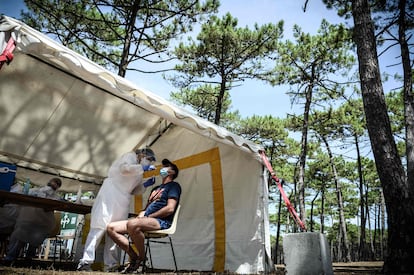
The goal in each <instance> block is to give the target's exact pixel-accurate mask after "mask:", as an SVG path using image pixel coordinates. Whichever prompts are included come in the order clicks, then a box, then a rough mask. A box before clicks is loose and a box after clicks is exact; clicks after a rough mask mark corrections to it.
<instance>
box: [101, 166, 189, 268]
mask: <svg viewBox="0 0 414 275" xmlns="http://www.w3.org/2000/svg"><path fill="white" fill-rule="evenodd" d="M162 164H163V166H164V167H163V168H161V170H160V175H161V177H162V184H161V185H159V186H156V187H154V188H153V189H152V190H151V193H150V195H149V197H148V202H147V205H146V207H145V209H144V210H143V211H141V212H140V213H139V215H138V216H137V217H135V218H132V219H129V220H124V221H118V222H112V223H110V224H109V225H108V226H107V232H108V235H109V236H110V237H111V238H112V239H113V240H114V242H115V243H116V244H117V245H118V246H119V247H120V248H122V249H123V250H125V252H126V253H127V254H128V256H129V258H130V263H129V264H128V265H127V266H126V267H125V269H124V270H123V271H122V272H121V273H133V272H135V271H136V270H137V269H138V268H139V266H140V265H141V264H142V262H143V261H144V260H145V245H144V240H145V236H144V232H146V231H152V230H159V229H166V228H169V227H170V226H171V224H172V220H173V217H174V213H175V210H176V208H177V206H178V204H179V201H180V196H181V186H180V184H179V183H178V182H175V181H174V179H175V178H176V177H177V176H178V168H177V166H176V165H175V164H174V163H172V162H170V161H169V160H168V159H164V160H163V161H162ZM127 233H128V234H129V237H130V238H131V240H132V242H133V243H134V245H135V247H136V248H137V252H138V253H136V252H135V251H134V250H133V249H132V248H131V246H130V245H129V240H128V238H127V237H125V234H127Z"/></svg>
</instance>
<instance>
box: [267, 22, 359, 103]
mask: <svg viewBox="0 0 414 275" xmlns="http://www.w3.org/2000/svg"><path fill="white" fill-rule="evenodd" d="M293 31H294V37H295V40H296V41H295V43H294V42H292V41H286V42H285V43H283V44H280V45H279V47H278V55H279V57H278V59H276V63H275V78H274V79H273V82H274V84H288V85H290V87H291V88H290V91H289V94H291V95H292V96H293V98H294V101H297V102H298V101H300V99H303V98H304V97H305V93H304V91H306V87H311V88H312V89H315V91H316V92H318V91H319V93H316V94H315V95H313V96H314V97H316V98H314V99H313V101H314V102H317V101H326V100H328V99H335V98H338V97H339V96H340V95H342V94H343V85H339V83H337V82H335V81H332V79H333V78H335V79H338V77H339V76H342V77H347V76H348V75H349V69H350V68H352V66H353V65H354V63H355V59H354V56H353V55H351V54H350V49H351V34H350V33H349V31H348V30H347V28H346V27H345V26H344V25H331V24H329V23H328V22H327V21H325V20H322V23H321V26H320V28H319V30H318V33H317V35H310V34H307V33H304V32H302V30H301V28H300V27H299V26H297V25H295V26H294V30H293ZM333 76H335V77H333ZM316 87H317V88H316ZM325 103H326V102H325Z"/></svg>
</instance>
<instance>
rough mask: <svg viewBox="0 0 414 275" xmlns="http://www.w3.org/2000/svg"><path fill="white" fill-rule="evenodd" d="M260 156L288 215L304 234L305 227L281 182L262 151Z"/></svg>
mask: <svg viewBox="0 0 414 275" xmlns="http://www.w3.org/2000/svg"><path fill="white" fill-rule="evenodd" d="M260 155H261V157H262V159H263V162H264V164H265V165H266V167H267V170H269V172H270V175H271V176H272V179H273V180H274V181H275V183H276V185H277V187H278V189H279V191H280V194H281V195H282V198H283V201H284V202H285V204H286V206H287V208H288V210H289V213H290V215H291V216H292V218H293V219H294V220H295V222H296V224H297V225H298V226H299V227H300V229H301V230H302V231H303V232H306V226H305V224H304V222H303V221H302V220H301V219H300V218H299V216H298V214H297V213H296V211H295V208H294V207H293V206H292V204H291V203H290V200H289V198H288V197H287V196H286V193H285V191H284V190H283V187H282V184H281V180H280V179H279V178H278V177H276V174H275V172H274V171H273V168H272V166H271V165H270V162H269V160H268V159H267V157H266V155H265V153H264V152H263V151H261V152H260Z"/></svg>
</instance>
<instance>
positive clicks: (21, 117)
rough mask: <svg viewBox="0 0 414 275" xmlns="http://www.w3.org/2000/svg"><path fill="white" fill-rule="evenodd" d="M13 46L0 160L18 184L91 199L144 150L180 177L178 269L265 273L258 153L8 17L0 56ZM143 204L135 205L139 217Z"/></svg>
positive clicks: (1, 74)
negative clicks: (114, 169) (128, 156)
mask: <svg viewBox="0 0 414 275" xmlns="http://www.w3.org/2000/svg"><path fill="white" fill-rule="evenodd" d="M10 38H13V39H14V40H15V41H16V49H15V50H14V59H13V61H12V62H11V63H10V64H9V65H3V67H2V69H1V70H0V115H1V118H2V119H1V120H0V161H1V162H7V163H13V164H16V165H17V167H18V168H17V174H16V175H17V177H18V178H21V179H24V178H27V177H29V178H30V179H31V181H32V182H35V183H37V184H45V183H46V182H47V180H48V179H49V178H51V177H53V176H55V175H57V176H59V177H61V179H62V181H63V186H62V189H63V190H64V191H66V192H76V190H78V186H79V185H82V190H84V191H86V190H91V191H95V192H96V191H98V190H99V186H100V184H102V181H103V179H104V178H105V177H106V173H107V170H108V168H109V166H110V165H111V163H112V162H113V161H114V160H115V159H116V158H118V157H119V156H120V155H122V154H123V153H125V152H127V151H131V150H133V149H135V148H140V147H144V146H150V147H151V148H152V149H153V150H154V152H155V153H156V156H157V162H158V163H160V161H161V160H162V159H163V158H168V159H170V160H172V161H174V162H176V163H177V165H178V167H179V169H180V175H179V177H178V179H177V180H178V181H179V182H180V184H181V185H182V188H183V194H182V199H181V204H182V210H181V214H180V220H179V225H178V227H177V233H176V234H175V235H174V243H175V244H174V245H175V246H177V262H178V265H179V268H180V269H186V270H213V271H223V270H228V271H232V272H233V271H235V272H240V273H256V272H261V271H265V270H267V269H268V267H267V264H266V263H267V262H268V260H269V256H270V236H269V223H268V213H267V206H268V201H267V197H268V190H267V177H266V171H265V169H264V167H263V164H262V162H261V158H260V155H259V152H260V151H261V150H263V148H262V147H261V146H260V145H257V144H255V143H253V142H250V141H248V140H245V139H243V138H241V137H239V136H237V135H235V134H233V133H231V132H229V131H227V130H226V129H224V128H221V127H218V126H217V125H215V124H212V123H210V122H208V121H206V120H203V119H201V118H199V117H197V116H195V115H194V114H191V113H190V112H188V111H186V110H184V109H182V108H179V107H177V106H175V105H173V104H171V103H169V102H168V101H166V100H164V99H163V98H161V97H158V96H156V95H155V94H153V93H151V92H149V91H145V90H143V89H140V88H138V87H137V86H136V84H133V83H131V82H129V81H128V80H126V79H124V78H121V77H119V76H117V75H115V74H113V73H111V72H109V71H107V70H106V69H104V68H102V67H100V66H98V65H96V64H95V63H93V62H91V61H90V60H87V59H86V58H84V57H82V56H80V55H78V54H76V53H75V52H73V51H71V50H69V49H68V48H66V47H63V46H61V45H59V44H57V43H56V42H55V41H53V40H51V39H49V38H48V37H46V36H45V35H43V34H41V33H39V32H38V31H36V30H34V29H32V28H30V27H29V26H27V25H25V24H24V23H22V22H19V21H17V20H15V19H13V18H10V17H6V16H4V17H2V18H1V21H0V51H3V49H4V48H5V45H6V43H7V41H9V39H10ZM157 181H158V182H159V181H160V180H159V179H157ZM144 197H145V195H144ZM143 200H144V198H138V199H136V200H135V204H136V205H135V209H140V207H141V205H140V204H141V202H142V201H143ZM164 252H165V253H166V255H165V257H164V256H163V254H164ZM155 253H156V252H154V255H156V254H155ZM169 258H170V256H169V255H168V250H167V251H163V250H160V251H159V257H157V259H155V262H154V264H156V265H157V266H164V267H166V268H168V267H170V266H172V265H173V263H171V262H169V260H168V259H169ZM157 260H159V261H160V263H158V264H157V262H156V261H157Z"/></svg>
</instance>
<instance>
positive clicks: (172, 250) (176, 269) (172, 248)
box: [168, 236, 178, 272]
mask: <svg viewBox="0 0 414 275" xmlns="http://www.w3.org/2000/svg"><path fill="white" fill-rule="evenodd" d="M168 239H169V240H170V246H171V252H172V255H173V259H174V266H175V272H177V271H178V268H177V261H176V260H175V253H174V247H173V244H172V240H171V237H170V236H168Z"/></svg>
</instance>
